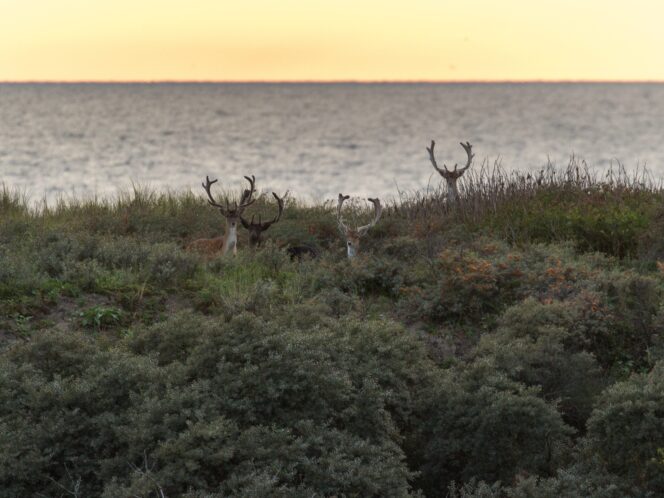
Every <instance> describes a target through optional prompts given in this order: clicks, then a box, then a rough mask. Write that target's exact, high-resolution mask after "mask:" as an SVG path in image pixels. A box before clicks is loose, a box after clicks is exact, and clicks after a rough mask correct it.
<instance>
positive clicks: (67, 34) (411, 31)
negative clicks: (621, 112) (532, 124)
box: [0, 0, 664, 81]
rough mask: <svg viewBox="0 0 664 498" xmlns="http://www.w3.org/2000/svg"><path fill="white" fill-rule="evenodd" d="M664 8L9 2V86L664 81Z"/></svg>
mask: <svg viewBox="0 0 664 498" xmlns="http://www.w3.org/2000/svg"><path fill="white" fill-rule="evenodd" d="M663 19H664V2H662V1H661V0H630V1H623V0H456V1H448V0H380V1H379V0H279V1H268V0H233V1H229V0H112V1H111V0H0V81H173V80H175V81H349V80H350V81H506V80H507V81H530V80H547V81H561V80H563V81H565V80H575V81H576V80H592V81H597V80H601V81H604V80H609V81H613V80H619V81H624V80H628V81H653V80H655V81H664V29H663V25H662V22H663Z"/></svg>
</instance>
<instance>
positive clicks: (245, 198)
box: [235, 175, 256, 213]
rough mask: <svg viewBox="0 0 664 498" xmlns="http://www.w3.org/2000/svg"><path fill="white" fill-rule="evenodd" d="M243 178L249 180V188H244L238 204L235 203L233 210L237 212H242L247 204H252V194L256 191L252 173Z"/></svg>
mask: <svg viewBox="0 0 664 498" xmlns="http://www.w3.org/2000/svg"><path fill="white" fill-rule="evenodd" d="M245 179H246V180H247V181H248V182H249V187H250V188H249V189H245V190H244V192H243V193H242V197H241V198H240V205H239V206H238V205H237V204H236V205H235V206H236V207H235V210H236V211H238V212H239V213H242V211H244V209H245V208H246V207H247V206H250V205H252V204H253V203H254V202H255V201H256V199H253V198H252V197H253V195H254V193H255V192H256V177H255V176H254V175H251V177H249V176H245Z"/></svg>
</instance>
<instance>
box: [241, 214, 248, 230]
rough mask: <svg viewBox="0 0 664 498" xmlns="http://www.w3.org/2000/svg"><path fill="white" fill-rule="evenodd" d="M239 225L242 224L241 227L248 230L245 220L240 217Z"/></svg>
mask: <svg viewBox="0 0 664 498" xmlns="http://www.w3.org/2000/svg"><path fill="white" fill-rule="evenodd" d="M240 223H242V226H243V227H244V228H246V229H247V230H249V222H248V221H247V220H245V219H244V218H243V217H242V216H240Z"/></svg>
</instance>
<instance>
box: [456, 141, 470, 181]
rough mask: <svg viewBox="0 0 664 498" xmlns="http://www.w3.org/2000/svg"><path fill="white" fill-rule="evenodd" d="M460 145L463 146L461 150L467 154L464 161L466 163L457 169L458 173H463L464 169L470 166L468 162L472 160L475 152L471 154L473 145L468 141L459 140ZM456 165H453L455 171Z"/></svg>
mask: <svg viewBox="0 0 664 498" xmlns="http://www.w3.org/2000/svg"><path fill="white" fill-rule="evenodd" d="M459 144H460V145H461V147H463V150H465V151H466V154H467V155H468V161H467V162H466V165H465V166H464V167H463V168H461V169H460V170H459V174H461V173H463V172H464V171H466V170H467V169H468V168H470V164H471V163H472V162H473V157H475V154H473V146H472V145H470V142H466V143H463V142H459ZM456 169H457V165H456V164H455V165H454V171H456Z"/></svg>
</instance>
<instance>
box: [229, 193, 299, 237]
mask: <svg viewBox="0 0 664 498" xmlns="http://www.w3.org/2000/svg"><path fill="white" fill-rule="evenodd" d="M272 195H273V196H274V198H275V199H276V201H277V208H278V212H277V215H276V216H275V217H274V218H272V219H271V220H270V221H266V222H263V221H262V219H261V215H260V214H259V215H258V223H256V222H255V221H254V220H255V218H256V215H253V214H252V215H251V221H247V220H246V218H244V217H243V216H242V214H241V213H240V222H241V223H242V226H243V227H244V228H246V229H247V230H248V231H249V244H250V245H251V246H252V247H259V246H260V245H261V244H262V243H263V232H265V231H266V230H267V229H268V228H270V227H271V226H272V225H273V224H274V223H277V222H278V221H279V220H280V219H281V213H283V212H284V199H285V198H286V196H287V195H288V192H286V193H285V194H284V195H283V197H279V196H278V195H277V194H276V193H275V192H272Z"/></svg>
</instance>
